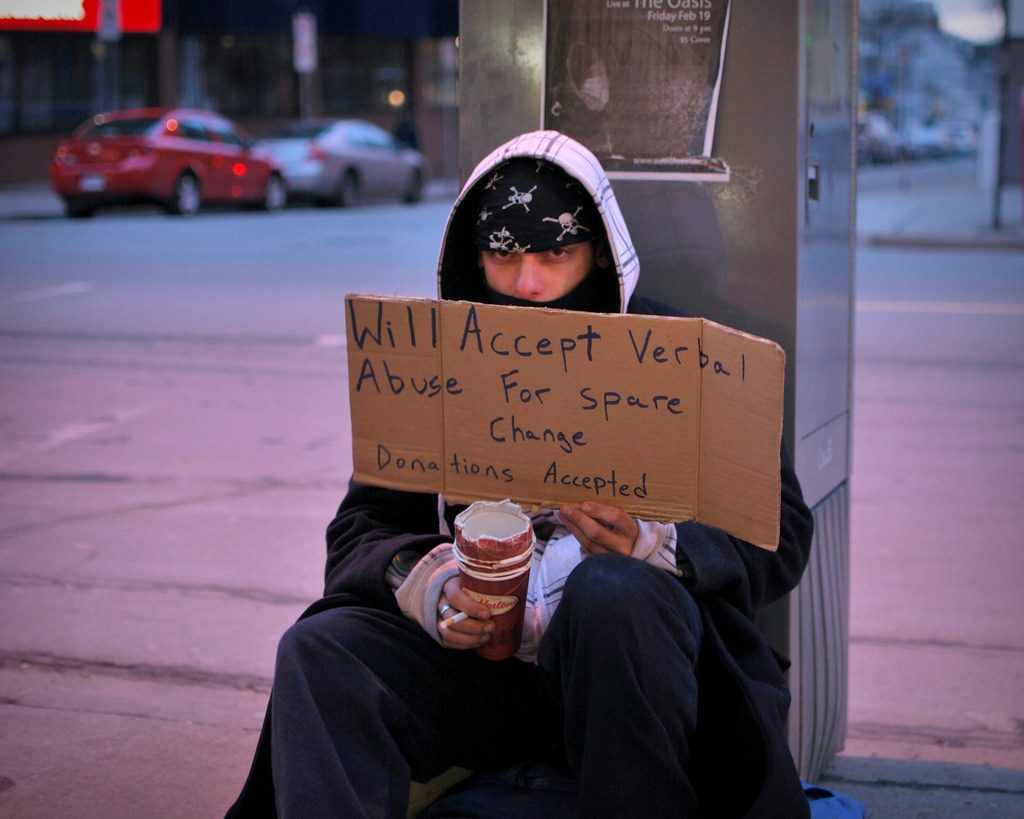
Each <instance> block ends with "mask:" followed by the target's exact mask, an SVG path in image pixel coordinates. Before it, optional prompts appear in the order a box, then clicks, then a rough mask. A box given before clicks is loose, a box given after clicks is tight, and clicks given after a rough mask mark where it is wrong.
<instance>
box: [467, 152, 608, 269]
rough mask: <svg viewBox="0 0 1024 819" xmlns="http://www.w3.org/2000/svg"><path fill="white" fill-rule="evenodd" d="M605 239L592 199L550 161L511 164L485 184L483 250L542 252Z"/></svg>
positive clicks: (480, 217)
mask: <svg viewBox="0 0 1024 819" xmlns="http://www.w3.org/2000/svg"><path fill="white" fill-rule="evenodd" d="M603 235H604V227H603V225H602V224H601V217H600V216H599V215H598V212H597V208H596V207H595V206H594V200H593V199H592V198H591V197H590V194H588V193H587V192H586V191H585V190H584V189H583V188H582V187H581V186H580V184H579V183H578V182H577V181H576V180H574V179H572V178H571V177H570V176H569V175H568V174H566V173H564V172H563V171H562V170H561V169H560V168H558V167H556V166H555V165H552V164H551V163H549V162H545V161H544V160H538V159H532V158H516V159H510V160H509V161H507V162H505V163H503V164H501V165H499V166H498V167H497V168H495V169H494V171H493V172H492V173H491V175H490V176H489V177H487V179H486V180H484V184H483V187H482V189H481V191H480V194H479V199H478V210H477V218H476V246H477V247H478V248H479V249H480V250H491V251H504V252H507V253H519V252H523V253H539V252H541V251H544V250H551V249H553V248H556V247H563V246H565V245H572V244H576V243H578V242H586V241H589V240H591V239H599V238H601V237H602V236H603Z"/></svg>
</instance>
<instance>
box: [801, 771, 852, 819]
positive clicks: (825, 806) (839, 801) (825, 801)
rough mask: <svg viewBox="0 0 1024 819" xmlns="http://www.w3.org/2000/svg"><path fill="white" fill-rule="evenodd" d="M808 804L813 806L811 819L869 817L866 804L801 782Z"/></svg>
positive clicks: (842, 794) (843, 794)
mask: <svg viewBox="0 0 1024 819" xmlns="http://www.w3.org/2000/svg"><path fill="white" fill-rule="evenodd" d="M801 784H802V785H803V786H804V793H805V794H806V795H807V803H808V804H809V805H810V806H811V819H865V817H866V816H867V815H868V811H867V808H866V807H865V806H864V803H863V802H861V801H860V800H858V799H854V798H853V797H852V796H847V795H846V794H845V793H837V792H836V791H830V790H829V789H828V788H822V787H819V786H818V785H812V784H810V783H809V782H804V781H803V780H801Z"/></svg>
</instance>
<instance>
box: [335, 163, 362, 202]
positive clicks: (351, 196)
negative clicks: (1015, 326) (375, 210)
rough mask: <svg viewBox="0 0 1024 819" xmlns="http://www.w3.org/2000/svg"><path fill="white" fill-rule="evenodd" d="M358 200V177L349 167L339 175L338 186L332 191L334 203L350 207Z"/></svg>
mask: <svg viewBox="0 0 1024 819" xmlns="http://www.w3.org/2000/svg"><path fill="white" fill-rule="evenodd" d="M358 202H359V177H358V176H356V172H355V171H353V170H352V169H351V168H349V169H348V170H347V171H345V173H343V174H342V175H341V179H340V180H339V181H338V187H337V189H336V190H335V192H334V203H335V204H336V205H339V206H340V207H343V208H350V207H352V206H353V205H355V204H358Z"/></svg>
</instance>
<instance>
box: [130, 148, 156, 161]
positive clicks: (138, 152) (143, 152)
mask: <svg viewBox="0 0 1024 819" xmlns="http://www.w3.org/2000/svg"><path fill="white" fill-rule="evenodd" d="M150 153H151V152H150V150H149V148H132V149H131V150H130V151H128V158H129V159H141V158H142V157H144V156H149V154H150Z"/></svg>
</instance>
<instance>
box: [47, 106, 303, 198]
mask: <svg viewBox="0 0 1024 819" xmlns="http://www.w3.org/2000/svg"><path fill="white" fill-rule="evenodd" d="M50 181H51V183H52V185H53V189H54V191H56V193H57V194H58V195H60V196H61V198H63V200H64V203H65V205H66V207H67V212H68V215H69V216H77V217H81V216H91V215H92V213H93V211H94V210H95V209H96V208H97V207H98V206H101V205H108V204H122V203H134V202H156V203H158V204H160V205H162V206H163V207H164V209H165V210H166V211H167V212H168V213H174V214H192V213H195V212H196V211H198V210H199V208H200V207H201V205H202V204H203V203H205V202H222V203H237V204H243V205H247V206H250V207H260V208H263V209H265V210H279V209H280V208H282V207H284V205H285V204H286V202H287V198H288V191H287V188H286V187H285V182H284V177H283V176H282V174H281V172H280V170H279V169H278V167H277V165H276V164H275V163H274V161H273V159H272V158H270V157H269V156H267V155H265V154H263V153H262V152H261V151H259V150H257V149H256V148H254V147H253V144H252V140H251V139H250V138H249V137H248V136H247V135H246V134H245V132H244V131H242V130H241V129H240V128H239V127H238V126H237V125H235V123H233V122H232V121H231V120H229V119H227V118H226V117H223V116H221V115H219V114H215V113H213V112H212V111H203V110H198V109H189V108H178V109H163V108H135V109H129V110H123V111H111V112H108V113H105V114H97V115H96V116H94V117H92V118H91V119H90V120H88V121H87V122H85V123H83V124H82V125H81V126H79V127H78V129H77V130H76V131H75V132H74V133H73V134H72V135H71V136H70V137H69V138H67V139H64V140H62V141H61V143H60V144H59V145H58V146H57V150H56V153H54V155H53V160H52V161H51V162H50Z"/></svg>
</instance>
